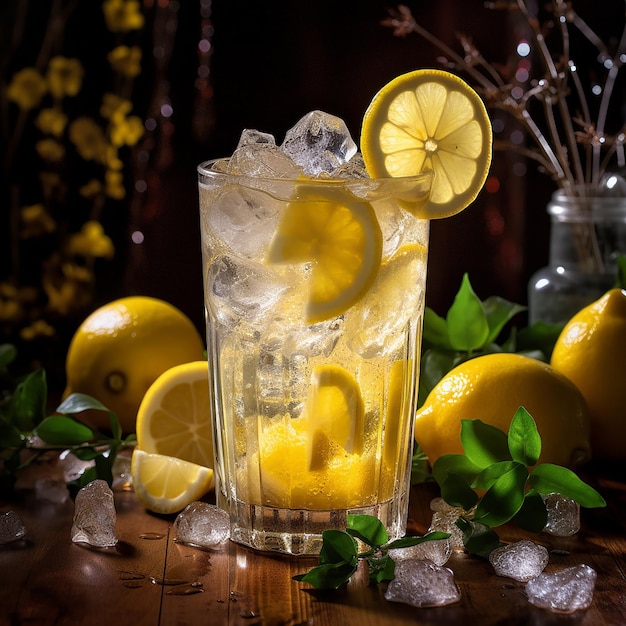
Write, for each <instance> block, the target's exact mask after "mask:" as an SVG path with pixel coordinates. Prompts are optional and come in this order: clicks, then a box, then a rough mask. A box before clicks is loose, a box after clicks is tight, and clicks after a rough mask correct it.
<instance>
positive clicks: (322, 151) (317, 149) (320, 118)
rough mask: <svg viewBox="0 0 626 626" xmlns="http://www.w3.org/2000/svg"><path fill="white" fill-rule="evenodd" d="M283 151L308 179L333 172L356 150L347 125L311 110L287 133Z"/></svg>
mask: <svg viewBox="0 0 626 626" xmlns="http://www.w3.org/2000/svg"><path fill="white" fill-rule="evenodd" d="M282 149H283V150H284V151H285V153H286V154H288V155H289V156H290V157H291V159H292V160H293V162H294V163H296V164H297V165H299V166H300V167H302V168H304V173H305V174H308V175H309V176H318V175H319V174H322V173H327V174H330V173H332V172H333V171H334V170H336V169H337V168H338V167H340V166H341V165H343V164H344V163H347V162H348V161H349V160H350V159H351V158H352V157H353V156H354V155H355V154H356V151H357V147H356V144H355V143H354V141H353V140H352V137H351V136H350V132H349V131H348V127H347V126H346V124H345V122H344V121H343V120H342V119H340V118H338V117H335V116H334V115H330V114H328V113H324V112H322V111H311V112H310V113H308V114H307V115H305V116H304V117H303V118H302V119H301V120H300V121H298V123H297V124H296V125H295V126H294V127H293V128H291V129H290V130H288V131H287V134H286V135H285V141H284V142H283V144H282Z"/></svg>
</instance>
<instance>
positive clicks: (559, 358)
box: [551, 289, 626, 460]
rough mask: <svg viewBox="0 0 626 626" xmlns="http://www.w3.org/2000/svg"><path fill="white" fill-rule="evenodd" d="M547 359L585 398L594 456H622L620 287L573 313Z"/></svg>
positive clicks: (625, 315)
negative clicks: (550, 357) (589, 417)
mask: <svg viewBox="0 0 626 626" xmlns="http://www.w3.org/2000/svg"><path fill="white" fill-rule="evenodd" d="M551 365H552V366H553V367H554V368H555V369H557V370H558V371H559V372H561V373H563V374H565V376H567V377H568V378H569V379H570V380H571V381H572V382H573V383H574V384H575V385H576V386H577V387H578V388H579V389H580V391H581V392H582V394H583V396H584V397H585V400H586V401H587V405H588V406H589V413H590V415H591V449H592V450H593V455H594V457H597V458H601V459H613V460H615V459H622V460H623V459H626V291H624V290H621V289H611V290H610V291H608V292H607V293H606V294H604V295H603V296H602V297H601V298H600V299H599V300H596V302H593V303H592V304H590V305H588V306H587V307H585V308H584V309H582V310H581V311H579V312H578V313H577V314H576V315H574V317H572V319H571V320H570V321H569V322H567V324H566V325H565V327H564V328H563V330H562V332H561V334H560V335H559V338H558V339H557V342H556V344H555V346H554V351H553V353H552V359H551Z"/></svg>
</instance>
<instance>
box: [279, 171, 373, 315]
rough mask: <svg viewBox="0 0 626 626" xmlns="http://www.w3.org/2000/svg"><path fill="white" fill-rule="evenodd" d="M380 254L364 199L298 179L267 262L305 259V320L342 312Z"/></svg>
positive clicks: (367, 283)
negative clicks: (307, 267)
mask: <svg viewBox="0 0 626 626" xmlns="http://www.w3.org/2000/svg"><path fill="white" fill-rule="evenodd" d="M381 256H382V234H381V231H380V226H379V224H378V219H377V218H376V214H375V212H374V209H373V208H372V205H371V204H370V203H369V202H365V201H362V200H358V199H357V198H356V197H355V196H353V195H352V194H351V193H350V192H349V191H348V190H346V189H345V188H342V187H340V186H339V185H338V186H330V185H320V184H315V183H309V184H307V183H303V184H302V185H301V186H300V187H299V188H298V189H297V191H296V198H294V200H293V201H292V202H290V203H289V204H288V205H287V207H286V209H285V212H284V213H283V215H282V218H281V220H280V223H279V225H278V229H277V231H276V233H275V234H274V237H273V239H272V241H271V243H270V248H269V251H268V254H267V262H268V263H271V264H299V263H311V274H310V277H309V287H308V288H309V293H308V301H307V304H306V310H305V318H306V322H307V323H308V324H314V323H317V322H322V321H324V320H327V319H332V318H333V317H336V316H338V315H342V314H343V313H345V312H346V311H347V310H348V309H349V308H350V307H351V306H352V305H353V304H355V303H356V302H358V301H359V300H360V299H361V298H362V297H363V295H364V294H365V293H366V292H367V290H368V289H369V288H370V287H371V285H372V283H373V282H374V279H375V278H376V274H377V273H378V268H379V267H380V259H381Z"/></svg>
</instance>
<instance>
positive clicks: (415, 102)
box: [361, 69, 493, 219]
mask: <svg viewBox="0 0 626 626" xmlns="http://www.w3.org/2000/svg"><path fill="white" fill-rule="evenodd" d="M492 142H493V133H492V129H491V121H490V119H489V115H488V113H487V109H486V108H485V105H484V103H483V101H482V100H481V98H480V97H479V96H478V94H477V93H476V92H475V91H474V89H472V87H470V86H469V85H468V84H467V83H466V82H465V81H464V80H462V79H461V78H459V77H458V76H456V75H455V74H451V73H450V72H445V71H443V70H433V69H425V70H416V71H414V72H409V73H408V74H403V75H401V76H398V77H397V78H395V79H394V80H392V81H391V82H390V83H388V84H387V85H385V86H384V87H383V88H382V89H381V90H380V91H379V92H378V93H377V94H376V96H374V99H373V100H372V102H371V104H370V106H369V107H368V109H367V111H366V112H365V116H364V118H363V127H362V131H361V152H362V154H363V159H364V161H365V165H366V168H367V171H368V172H369V174H370V176H372V177H376V178H381V177H387V176H391V177H402V176H413V175H415V174H419V173H421V172H424V171H427V170H432V171H433V172H434V175H435V176H434V180H433V183H432V188H431V193H430V198H429V200H428V201H427V202H426V203H424V204H417V205H416V206H415V212H416V214H417V216H418V217H421V218H424V219H436V218H441V217H448V216H450V215H454V214H455V213H458V212H460V211H462V210H463V209H465V208H466V207H467V206H468V205H469V204H470V203H471V202H472V201H473V200H474V199H475V198H476V196H477V195H478V193H479V192H480V190H481V189H482V187H483V185H484V184H485V181H486V179H487V174H488V173H489V166H490V165H491V154H492Z"/></svg>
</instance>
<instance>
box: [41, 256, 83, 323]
mask: <svg viewBox="0 0 626 626" xmlns="http://www.w3.org/2000/svg"><path fill="white" fill-rule="evenodd" d="M58 264H59V258H58V256H54V257H52V259H50V260H49V262H48V263H47V264H46V267H45V271H44V276H43V280H42V284H43V288H44V291H45V293H46V296H47V297H48V308H49V309H50V310H51V311H55V312H57V313H59V314H60V315H63V316H67V315H69V314H70V313H71V312H72V311H73V310H78V309H80V308H81V307H82V306H83V305H85V304H87V302H88V300H89V289H88V287H89V285H90V284H91V283H92V282H93V273H92V272H90V271H89V270H88V269H87V268H86V267H81V266H79V265H75V264H74V263H64V264H63V265H62V266H61V267H60V268H59V266H58Z"/></svg>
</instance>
